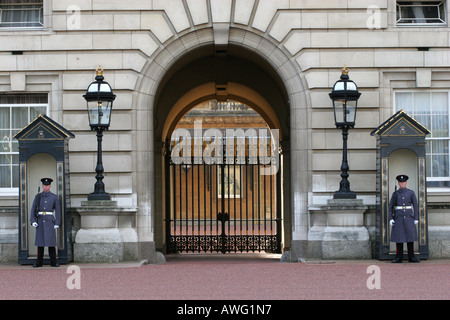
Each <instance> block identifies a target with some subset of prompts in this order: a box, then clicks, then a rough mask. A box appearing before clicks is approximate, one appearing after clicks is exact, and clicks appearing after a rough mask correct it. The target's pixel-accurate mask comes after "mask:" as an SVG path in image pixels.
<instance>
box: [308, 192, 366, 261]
mask: <svg viewBox="0 0 450 320" xmlns="http://www.w3.org/2000/svg"><path fill="white" fill-rule="evenodd" d="M367 209H368V207H367V206H365V205H363V201H362V200H360V199H332V200H328V203H327V204H326V205H322V206H319V207H315V208H310V213H311V214H312V226H311V228H310V231H309V233H308V240H309V242H310V246H309V250H308V251H309V255H311V256H312V257H315V258H321V259H367V258H370V257H371V246H370V239H369V232H368V230H367V228H366V227H365V226H364V213H365V212H366V210H367Z"/></svg>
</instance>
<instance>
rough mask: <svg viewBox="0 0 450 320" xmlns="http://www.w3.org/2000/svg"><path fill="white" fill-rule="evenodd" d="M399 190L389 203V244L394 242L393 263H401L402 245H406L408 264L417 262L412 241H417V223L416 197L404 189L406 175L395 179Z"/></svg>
mask: <svg viewBox="0 0 450 320" xmlns="http://www.w3.org/2000/svg"><path fill="white" fill-rule="evenodd" d="M396 179H397V180H398V184H399V186H400V189H399V190H397V191H395V192H394V193H393V194H392V197H391V200H390V201H389V216H390V225H391V226H392V230H391V242H396V246H397V254H396V257H395V259H394V260H392V262H393V263H400V262H402V261H403V243H404V242H406V243H407V247H408V259H409V262H419V259H417V258H416V257H415V256H414V241H417V239H418V238H417V230H416V224H417V223H418V222H419V221H418V220H419V210H418V205H417V197H416V195H415V193H414V191H412V190H410V189H408V188H406V182H407V180H408V176H407V175H404V174H402V175H398V176H397V177H396Z"/></svg>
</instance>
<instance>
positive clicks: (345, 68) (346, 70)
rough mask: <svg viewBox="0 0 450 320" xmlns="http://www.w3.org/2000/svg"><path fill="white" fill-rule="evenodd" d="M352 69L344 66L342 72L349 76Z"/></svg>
mask: <svg viewBox="0 0 450 320" xmlns="http://www.w3.org/2000/svg"><path fill="white" fill-rule="evenodd" d="M349 71H350V70H348V68H347V66H344V68H343V69H342V74H343V75H346V76H348V73H349Z"/></svg>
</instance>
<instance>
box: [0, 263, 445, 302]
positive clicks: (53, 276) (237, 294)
mask: <svg viewBox="0 0 450 320" xmlns="http://www.w3.org/2000/svg"><path fill="white" fill-rule="evenodd" d="M264 257H268V258H266V259H263V258H262V256H260V255H247V256H239V257H237V256H233V255H231V256H207V255H201V256H199V255H179V256H169V257H168V258H167V262H166V263H164V264H157V265H145V264H142V263H118V264H74V263H71V264H69V265H62V266H60V267H59V268H51V267H49V266H45V267H43V268H39V269H34V268H32V267H31V266H19V265H5V264H2V265H0V299H2V300H9V299H14V300H16V299H32V300H40V299H42V300H61V299H64V300H67V299H69V300H72V299H76V300H78V299H83V300H85V299H88V300H92V299H95V300H97V299H99V300H109V299H123V300H129V299H133V300H135V299H148V300H166V299H167V300H217V301H219V300H303V299H314V300H316V299H327V300H328V299H339V300H341V299H351V300H353V299H358V300H361V299H362V300H372V299H375V300H379V299H382V300H395V299H402V300H403V299H408V300H409V299H414V300H415V299H418V300H427V299H438V300H448V299H449V298H450V290H449V289H450V277H449V273H450V261H449V260H428V261H422V262H421V263H418V264H416V263H414V264H413V263H408V262H404V263H402V264H392V263H390V262H387V261H378V260H353V261H307V262H305V263H280V262H279V259H278V257H275V256H264ZM370 266H376V267H370ZM78 267H79V268H78ZM372 268H374V270H375V271H373V270H372ZM72 269H76V271H75V272H74V271H73V270H72ZM368 283H369V286H375V288H373V289H369V288H368ZM77 285H78V286H79V289H77V288H76V286H77ZM377 286H379V289H378V288H376V287H377ZM70 287H75V288H73V289H70Z"/></svg>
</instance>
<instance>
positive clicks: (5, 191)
mask: <svg viewBox="0 0 450 320" xmlns="http://www.w3.org/2000/svg"><path fill="white" fill-rule="evenodd" d="M32 107H41V108H45V114H48V112H49V103H48V102H47V103H6V104H0V108H9V110H10V111H9V112H10V118H9V134H10V137H11V140H9V141H8V143H10V144H12V141H13V139H14V138H13V136H14V135H15V134H16V131H17V132H18V131H20V130H22V129H23V128H13V127H12V117H11V114H12V108H27V124H26V125H28V124H29V123H30V122H31V121H33V120H34V119H31V113H30V112H31V111H30V110H31V108H32ZM26 125H25V126H26ZM1 130H8V129H1ZM1 142H2V143H4V142H3V138H2V140H1ZM0 154H2V155H4V154H6V155H11V157H13V156H14V155H19V151H13V148H12V145H11V146H10V151H9V152H2V150H1V149H0ZM2 166H3V165H2ZM8 166H10V167H13V166H19V163H12V162H11V164H10V165H8ZM12 178H13V177H12V176H11V179H12ZM19 183H20V181H19ZM11 185H12V181H10V186H11ZM18 194H19V186H17V187H0V196H17V195H18Z"/></svg>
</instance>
